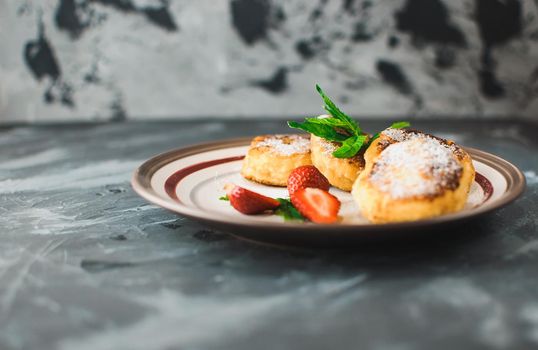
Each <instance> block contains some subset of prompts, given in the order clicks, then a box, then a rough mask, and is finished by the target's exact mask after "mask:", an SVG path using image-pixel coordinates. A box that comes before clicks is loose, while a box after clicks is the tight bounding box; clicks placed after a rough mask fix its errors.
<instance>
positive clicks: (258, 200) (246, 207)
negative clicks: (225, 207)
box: [224, 184, 280, 215]
mask: <svg viewBox="0 0 538 350" xmlns="http://www.w3.org/2000/svg"><path fill="white" fill-rule="evenodd" d="M224 189H225V190H226V193H227V194H228V199H229V200H230V204H231V205H232V207H234V208H235V209H236V210H237V211H238V212H241V213H243V214H247V215H250V214H261V213H263V212H264V211H266V210H273V209H276V208H278V207H279V206H280V202H279V201H277V200H276V199H273V198H271V197H266V196H264V195H261V194H259V193H256V192H252V191H249V190H247V189H246V188H243V187H239V186H236V185H234V184H227V185H226V186H224Z"/></svg>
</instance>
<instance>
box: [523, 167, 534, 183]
mask: <svg viewBox="0 0 538 350" xmlns="http://www.w3.org/2000/svg"><path fill="white" fill-rule="evenodd" d="M523 174H524V175H525V178H526V179H527V185H536V184H538V175H536V172H535V171H534V170H528V171H524V172H523Z"/></svg>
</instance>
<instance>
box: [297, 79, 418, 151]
mask: <svg viewBox="0 0 538 350" xmlns="http://www.w3.org/2000/svg"><path fill="white" fill-rule="evenodd" d="M316 90H317V91H318V93H319V94H320V95H321V98H322V99H323V102H324V103H325V105H324V106H323V109H325V110H326V111H327V113H329V115H330V117H328V118H305V120H304V121H303V122H301V123H299V122H295V121H289V122H288V126H289V127H290V128H294V129H301V130H304V131H306V132H309V133H311V134H313V135H316V136H318V137H321V138H323V139H325V140H328V141H333V142H339V143H341V146H340V147H339V148H337V149H336V150H335V151H334V152H333V154H332V155H333V156H334V157H336V158H351V157H353V156H354V155H356V154H357V153H358V152H359V151H360V150H361V148H363V147H368V146H369V145H370V144H371V143H372V141H373V140H375V139H376V138H378V137H379V133H377V134H375V135H374V137H372V138H371V139H370V140H368V135H367V134H366V133H364V132H363V131H362V130H361V128H360V127H359V124H358V123H357V122H356V121H354V120H353V119H351V118H350V117H349V116H348V115H346V114H345V113H344V112H342V111H341V110H340V109H339V108H338V107H337V106H336V105H335V104H334V102H333V101H332V100H331V99H330V98H329V96H327V95H326V94H325V93H324V92H323V90H322V89H321V88H320V87H319V85H317V84H316ZM409 125H410V124H409V123H408V122H396V123H393V124H392V126H391V128H395V129H401V128H406V127H408V126H409ZM367 141H368V142H367Z"/></svg>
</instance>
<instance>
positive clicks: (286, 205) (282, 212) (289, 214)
mask: <svg viewBox="0 0 538 350" xmlns="http://www.w3.org/2000/svg"><path fill="white" fill-rule="evenodd" d="M276 200H277V201H279V202H280V206H279V207H278V208H276V210H275V215H278V216H281V217H282V218H283V219H284V221H294V220H299V221H305V218H304V216H302V215H301V213H299V211H298V210H297V209H295V207H294V206H293V204H291V201H290V200H289V199H285V198H277V199H276Z"/></svg>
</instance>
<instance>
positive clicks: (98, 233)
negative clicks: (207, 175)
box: [0, 120, 538, 350]
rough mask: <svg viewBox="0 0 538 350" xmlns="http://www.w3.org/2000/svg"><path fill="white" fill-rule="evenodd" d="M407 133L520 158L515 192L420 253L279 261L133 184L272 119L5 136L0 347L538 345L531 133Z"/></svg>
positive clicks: (280, 252)
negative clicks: (171, 158) (136, 176)
mask: <svg viewBox="0 0 538 350" xmlns="http://www.w3.org/2000/svg"><path fill="white" fill-rule="evenodd" d="M383 125H386V123H379V122H370V123H368V122H366V123H364V126H365V127H366V128H367V129H368V130H377V129H380V128H381V127H382V126H383ZM414 126H415V127H417V128H420V129H424V130H427V131H430V132H433V133H436V134H439V135H440V136H444V137H449V138H452V139H454V140H456V141H457V142H459V143H461V144H463V145H466V146H471V147H478V148H481V149H484V150H486V151H489V152H492V153H495V154H498V155H500V156H501V157H504V158H506V159H508V160H509V161H511V162H513V163H514V164H516V165H517V166H518V167H520V169H521V170H523V171H524V172H525V176H526V178H527V182H528V185H527V189H526V192H525V194H524V195H523V197H522V198H520V199H519V200H518V201H516V202H515V203H513V204H512V205H510V206H508V207H506V208H504V209H501V210H499V211H497V212H495V213H492V214H489V215H487V216H484V217H482V218H480V219H478V220H475V221H473V222H471V223H467V224H465V225H463V226H461V227H459V228H458V230H459V231H460V232H458V233H459V234H455V235H454V236H453V237H451V236H449V237H448V238H443V239H440V240H439V241H431V242H429V243H427V244H426V243H419V242H416V243H415V242H409V244H408V245H401V246H385V247H379V248H376V247H370V248H369V249H357V250H350V251H323V250H307V249H305V250H299V249H293V250H289V249H276V248H269V247H264V246H258V245H253V244H250V243H246V242H242V241H239V240H236V239H234V238H231V237H229V236H228V235H226V234H223V233H220V232H215V231H213V230H210V229H208V228H206V227H204V226H202V225H200V224H198V223H196V222H193V221H190V220H187V219H184V218H182V217H179V216H177V215H175V214H173V213H170V212H168V211H166V210H163V209H160V208H158V207H156V206H153V205H150V204H148V203H147V202H145V201H144V200H143V199H142V198H140V197H138V196H137V195H136V194H135V193H134V192H133V191H132V190H131V188H130V185H129V179H130V176H131V173H132V172H133V170H134V169H135V168H136V167H137V166H138V165H139V164H140V163H142V162H143V161H144V160H146V159H147V158H149V157H151V156H152V155H154V154H156V153H160V152H163V151H166V150H169V149H172V148H177V147H180V146H184V145H188V144H192V143H195V142H202V141H208V140H214V139H222V138H227V137H235V136H246V135H254V134H257V133H271V132H278V131H286V127H285V125H284V124H283V123H282V122H276V121H275V122H253V121H242V122H238V121H227V122H216V121H199V122H157V123H155V122H154V123H136V122H130V123H117V124H98V125H69V126H20V127H3V128H1V129H0V349H6V350H7V349H40V350H46V349H78V350H85V349H91V350H95V349H129V350H137V349H141V350H142V349H143V350H148V349H150V350H151V349H204V350H205V349H208V350H211V349H237V350H241V349H286V348H293V349H329V348H330V349H391V350H396V349H402V350H404V349H456V348H457V349H482V348H484V349H485V348H493V349H505V348H506V349H530V348H536V347H538V230H537V225H538V215H537V213H536V211H537V209H538V176H537V173H538V155H537V152H538V137H537V135H538V127H537V126H536V125H533V124H530V123H523V122H509V121H496V122H493V121H482V122H479V121H461V120H458V121H450V122H448V121H436V122H416V123H415V124H414Z"/></svg>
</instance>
